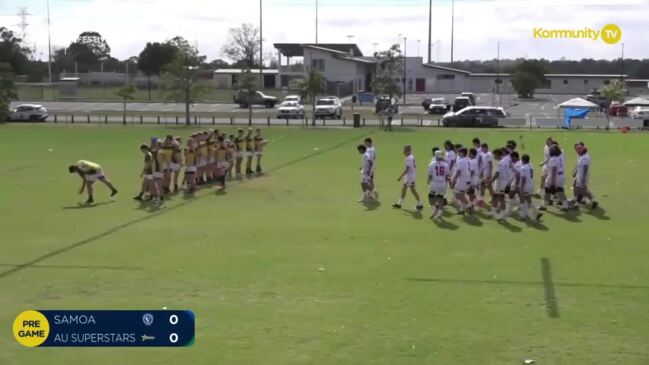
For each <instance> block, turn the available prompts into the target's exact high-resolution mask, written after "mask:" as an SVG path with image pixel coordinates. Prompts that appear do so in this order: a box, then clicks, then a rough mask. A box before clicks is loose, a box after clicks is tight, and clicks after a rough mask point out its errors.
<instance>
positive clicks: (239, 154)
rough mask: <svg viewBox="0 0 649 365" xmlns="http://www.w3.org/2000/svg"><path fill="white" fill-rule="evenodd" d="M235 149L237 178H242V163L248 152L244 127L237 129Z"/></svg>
mask: <svg viewBox="0 0 649 365" xmlns="http://www.w3.org/2000/svg"><path fill="white" fill-rule="evenodd" d="M233 142H234V150H235V151H236V155H235V164H234V169H235V171H236V173H237V176H236V177H237V179H240V178H241V177H242V175H241V163H242V162H243V157H244V155H245V153H246V150H245V144H246V142H245V140H244V136H243V129H239V130H238V131H237V136H236V137H234V141H233Z"/></svg>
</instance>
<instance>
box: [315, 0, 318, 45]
mask: <svg viewBox="0 0 649 365" xmlns="http://www.w3.org/2000/svg"><path fill="white" fill-rule="evenodd" d="M315 44H318V0H315Z"/></svg>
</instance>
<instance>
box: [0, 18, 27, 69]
mask: <svg viewBox="0 0 649 365" xmlns="http://www.w3.org/2000/svg"><path fill="white" fill-rule="evenodd" d="M30 56H31V51H30V50H29V48H27V47H24V46H23V45H22V39H20V38H18V37H16V35H15V34H14V32H12V31H11V30H9V29H7V28H5V27H0V62H2V63H7V64H9V66H10V67H11V69H12V70H13V72H15V73H17V74H22V73H23V72H24V71H25V70H26V68H27V64H28V63H29V58H30Z"/></svg>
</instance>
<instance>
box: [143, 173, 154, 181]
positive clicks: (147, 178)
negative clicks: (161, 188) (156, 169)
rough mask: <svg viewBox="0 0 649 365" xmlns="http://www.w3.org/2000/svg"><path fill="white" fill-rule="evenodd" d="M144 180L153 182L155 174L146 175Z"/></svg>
mask: <svg viewBox="0 0 649 365" xmlns="http://www.w3.org/2000/svg"><path fill="white" fill-rule="evenodd" d="M144 180H146V181H151V180H153V174H146V175H144Z"/></svg>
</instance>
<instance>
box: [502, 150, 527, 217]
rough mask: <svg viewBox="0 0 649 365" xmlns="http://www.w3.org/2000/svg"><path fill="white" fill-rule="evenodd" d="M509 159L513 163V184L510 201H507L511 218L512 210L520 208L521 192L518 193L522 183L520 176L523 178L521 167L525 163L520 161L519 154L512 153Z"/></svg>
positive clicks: (510, 187) (508, 213)
mask: <svg viewBox="0 0 649 365" xmlns="http://www.w3.org/2000/svg"><path fill="white" fill-rule="evenodd" d="M509 159H510V161H511V172H510V173H511V176H510V179H511V182H510V183H509V194H508V200H507V209H506V211H507V213H506V215H507V216H509V215H510V214H511V213H512V210H513V209H514V208H515V207H518V206H519V205H520V200H519V197H520V192H519V191H518V186H519V183H520V176H521V167H522V165H523V163H522V162H521V160H520V156H519V154H518V152H516V151H512V152H511V153H510V154H509Z"/></svg>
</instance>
